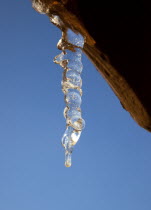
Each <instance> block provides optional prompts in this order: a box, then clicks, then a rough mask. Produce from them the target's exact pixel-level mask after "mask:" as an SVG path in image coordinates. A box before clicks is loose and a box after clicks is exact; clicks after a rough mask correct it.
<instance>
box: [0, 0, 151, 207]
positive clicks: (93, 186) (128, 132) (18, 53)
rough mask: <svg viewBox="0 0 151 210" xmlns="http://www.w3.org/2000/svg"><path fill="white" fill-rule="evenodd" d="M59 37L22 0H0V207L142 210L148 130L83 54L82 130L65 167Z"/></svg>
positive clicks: (150, 197) (147, 185) (149, 196)
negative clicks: (57, 60)
mask: <svg viewBox="0 0 151 210" xmlns="http://www.w3.org/2000/svg"><path fill="white" fill-rule="evenodd" d="M60 37H61V32H60V31H59V29H57V28H56V27H54V26H53V25H52V24H51V23H50V22H49V19H48V17H47V16H45V15H40V14H38V13H37V12H36V11H35V10H33V9H32V7H31V2H30V1H29V0H21V1H17V0H14V1H4V0H3V1H2V0H1V3H0V99H1V100H0V101H1V102H0V210H66V209H72V210H150V209H151V133H149V132H147V131H146V130H144V129H142V128H141V127H139V126H138V125H137V124H136V123H135V121H134V120H133V119H132V118H131V117H130V115H129V113H128V112H126V111H125V110H124V109H123V108H122V106H121V105H120V102H119V100H118V99H117V97H116V96H115V95H114V93H113V92H112V90H111V89H110V87H109V86H108V84H107V83H106V82H105V81H104V79H103V78H102V77H101V76H100V75H99V73H98V72H97V71H96V69H95V67H94V66H93V65H92V64H91V63H90V61H89V60H88V59H87V58H86V57H85V56H83V65H84V70H83V73H82V78H83V97H82V99H83V101H82V110H83V117H84V119H85V121H86V127H85V129H84V131H83V133H82V135H81V138H80V140H79V142H78V144H77V145H76V146H75V149H74V152H73V165H72V167H71V168H65V166H64V149H63V147H62V146H61V137H62V135H63V132H64V129H65V119H64V117H63V114H62V112H63V109H64V106H65V104H64V100H63V93H62V91H61V84H60V81H61V78H62V69H61V67H60V66H59V65H56V64H54V63H53V61H52V60H53V58H54V56H56V55H57V54H59V53H60V51H59V50H58V49H57V48H56V44H57V42H58V40H59V38H60Z"/></svg>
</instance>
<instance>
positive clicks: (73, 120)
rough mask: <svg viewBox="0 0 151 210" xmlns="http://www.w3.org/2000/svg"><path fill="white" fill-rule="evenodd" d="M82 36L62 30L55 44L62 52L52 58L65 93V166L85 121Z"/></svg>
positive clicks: (58, 23) (55, 17) (57, 20)
mask: <svg viewBox="0 0 151 210" xmlns="http://www.w3.org/2000/svg"><path fill="white" fill-rule="evenodd" d="M51 22H53V23H54V24H55V25H58V26H59V27H61V26H62V22H61V20H60V18H59V17H58V16H52V18H51ZM83 45H84V38H83V36H82V35H81V34H79V33H75V32H74V31H72V30H71V29H66V30H64V31H63V32H62V37H61V39H60V40H59V42H58V44H57V46H58V49H60V50H62V53H61V54H60V55H58V56H56V57H55V58H54V62H55V63H57V64H59V65H60V66H62V67H63V69H64V71H63V79H62V91H63V93H64V95H65V97H64V98H65V103H66V107H65V109H64V117H65V119H66V130H65V133H64V135H63V137H62V145H63V147H64V148H65V166H66V167H70V166H71V154H72V151H73V146H74V145H75V144H76V143H77V142H78V140H79V138H80V135H81V132H82V129H83V128H84V126H85V121H84V120H83V119H82V116H81V108H80V106H81V96H82V89H81V87H82V79H81V72H82V68H83V66H82V62H81V56H82V48H83Z"/></svg>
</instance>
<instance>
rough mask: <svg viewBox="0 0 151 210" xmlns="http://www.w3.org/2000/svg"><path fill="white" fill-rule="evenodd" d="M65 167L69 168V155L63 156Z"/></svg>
mask: <svg viewBox="0 0 151 210" xmlns="http://www.w3.org/2000/svg"><path fill="white" fill-rule="evenodd" d="M65 166H66V167H67V168H69V167H71V154H70V153H66V154H65Z"/></svg>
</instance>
